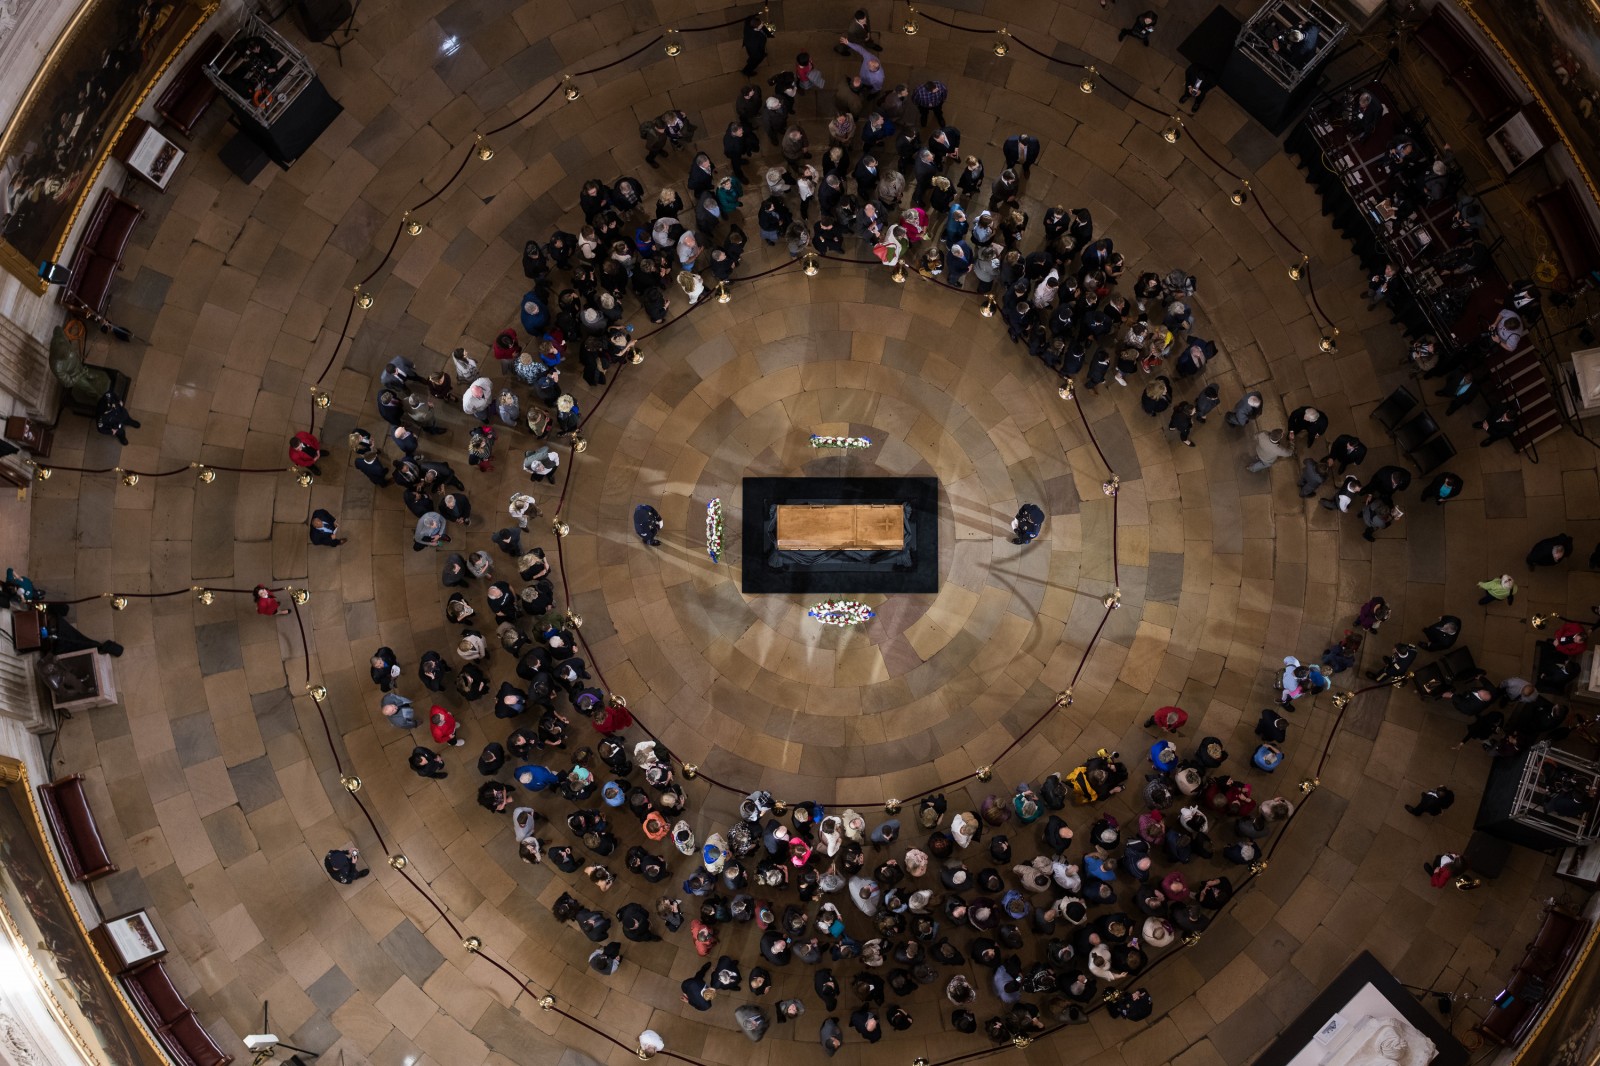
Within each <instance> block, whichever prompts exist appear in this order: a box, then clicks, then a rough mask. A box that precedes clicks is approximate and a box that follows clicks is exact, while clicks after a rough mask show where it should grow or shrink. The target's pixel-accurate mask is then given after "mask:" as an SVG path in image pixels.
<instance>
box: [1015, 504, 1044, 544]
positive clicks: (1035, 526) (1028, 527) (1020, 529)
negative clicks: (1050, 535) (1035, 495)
mask: <svg viewBox="0 0 1600 1066" xmlns="http://www.w3.org/2000/svg"><path fill="white" fill-rule="evenodd" d="M1011 528H1012V529H1013V530H1015V531H1016V534H1017V535H1016V536H1015V537H1012V538H1011V543H1013V544H1027V543H1029V542H1030V541H1032V540H1033V539H1034V538H1035V537H1037V536H1038V535H1039V532H1040V530H1042V529H1043V528H1044V510H1043V509H1042V508H1040V506H1039V505H1038V504H1036V503H1025V504H1023V505H1022V506H1021V507H1019V508H1017V517H1015V518H1013V519H1012V520H1011Z"/></svg>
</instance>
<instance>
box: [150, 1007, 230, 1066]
mask: <svg viewBox="0 0 1600 1066" xmlns="http://www.w3.org/2000/svg"><path fill="white" fill-rule="evenodd" d="M156 1035H157V1036H159V1037H160V1038H161V1046H162V1047H163V1048H165V1049H166V1050H167V1053H168V1054H169V1055H171V1056H172V1057H173V1058H174V1059H176V1060H177V1061H178V1062H179V1063H181V1064H183V1066H228V1063H230V1062H232V1061H233V1056H232V1055H228V1054H225V1053H224V1052H223V1050H222V1049H221V1048H220V1047H218V1046H217V1042H216V1041H215V1040H213V1039H211V1034H210V1033H208V1032H206V1030H205V1026H203V1025H201V1024H200V1023H199V1022H197V1021H195V1017H194V1015H193V1014H192V1013H191V1014H186V1015H184V1016H183V1017H182V1018H179V1019H178V1020H177V1021H175V1022H173V1023H172V1024H171V1025H167V1026H163V1027H162V1028H160V1029H158V1030H157V1031H156Z"/></svg>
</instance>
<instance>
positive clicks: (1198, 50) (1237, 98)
mask: <svg viewBox="0 0 1600 1066" xmlns="http://www.w3.org/2000/svg"><path fill="white" fill-rule="evenodd" d="M1243 25H1244V23H1243V22H1241V21H1240V20H1239V17H1238V16H1237V15H1235V14H1233V12H1231V11H1228V10H1227V9H1226V8H1223V7H1222V6H1220V5H1218V6H1217V7H1216V8H1214V9H1213V10H1212V12H1211V14H1209V15H1207V16H1206V17H1205V19H1204V20H1202V21H1201V23H1200V25H1199V26H1197V27H1196V28H1195V30H1194V32H1193V33H1191V34H1189V36H1188V37H1186V38H1185V39H1184V41H1183V43H1182V44H1180V45H1179V46H1178V54H1179V55H1181V56H1183V58H1185V59H1187V60H1188V61H1189V62H1191V63H1196V64H1198V65H1199V66H1201V67H1203V68H1204V69H1206V70H1209V71H1210V72H1211V74H1212V76H1213V77H1214V78H1215V79H1216V86H1217V88H1219V89H1221V90H1222V91H1223V92H1225V93H1227V94H1228V95H1229V96H1231V97H1233V100H1234V102H1235V103H1237V104H1238V105H1239V106H1240V107H1242V108H1244V109H1245V111H1246V112H1248V113H1249V115H1250V117H1251V118H1253V119H1255V120H1256V121H1257V122H1259V123H1261V124H1262V125H1263V126H1265V127H1266V128H1267V130H1268V131H1269V132H1271V133H1272V134H1273V135H1274V136H1277V135H1280V134H1282V133H1283V131H1284V130H1286V129H1288V128H1289V126H1290V125H1292V124H1293V122H1294V120H1295V118H1296V117H1297V116H1298V115H1299V114H1300V112H1301V111H1303V110H1304V109H1305V107H1306V104H1307V103H1309V102H1310V100H1311V98H1312V97H1313V96H1314V95H1316V92H1317V86H1318V85H1319V84H1321V81H1322V73H1321V70H1320V68H1322V67H1324V66H1326V65H1327V62H1328V60H1329V59H1330V58H1332V53H1333V51H1334V50H1333V49H1329V50H1328V54H1327V55H1324V56H1322V57H1321V58H1319V59H1317V61H1316V62H1315V63H1313V64H1312V65H1311V66H1310V67H1309V68H1308V69H1307V71H1306V75H1305V78H1304V79H1303V80H1301V82H1300V83H1299V84H1298V85H1296V86H1295V87H1294V88H1293V89H1292V90H1291V89H1285V88H1284V87H1283V86H1281V85H1279V84H1278V83H1277V82H1275V81H1273V80H1272V78H1271V77H1269V76H1268V75H1267V73H1266V71H1264V70H1262V69H1261V68H1260V67H1259V66H1258V65H1257V64H1256V62H1255V61H1254V60H1253V59H1251V58H1250V57H1249V56H1248V55H1246V54H1245V53H1244V52H1243V51H1241V50H1239V49H1238V48H1237V47H1235V43H1236V42H1237V41H1238V39H1239V30H1240V29H1241V28H1242V27H1243Z"/></svg>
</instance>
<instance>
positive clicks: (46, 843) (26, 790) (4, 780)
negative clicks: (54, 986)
mask: <svg viewBox="0 0 1600 1066" xmlns="http://www.w3.org/2000/svg"><path fill="white" fill-rule="evenodd" d="M0 787H4V788H5V789H6V791H8V792H11V795H12V799H13V801H14V802H15V803H16V805H17V808H18V812H19V813H21V812H23V811H24V810H25V811H26V813H24V814H22V818H23V820H24V821H25V822H27V823H28V827H29V828H30V829H31V830H32V833H31V836H32V838H33V843H34V844H35V845H36V846H37V847H38V848H39V852H40V854H41V855H43V856H44V861H45V864H46V865H47V866H49V868H50V874H51V880H52V881H53V882H54V884H55V888H56V890H57V891H58V892H60V894H61V898H62V901H63V903H64V904H65V905H66V909H67V914H69V915H70V916H71V918H72V924H73V926H74V927H75V928H76V929H77V931H78V936H79V938H80V939H81V941H82V943H83V946H84V949H85V950H86V952H87V953H88V957H89V959H90V960H92V962H93V964H94V966H95V968H96V969H97V970H98V971H99V972H100V976H101V977H103V978H104V979H105V983H106V987H107V988H108V989H110V992H111V995H112V997H113V998H114V999H115V1000H116V1001H117V1005H119V1006H120V1007H121V1008H122V1014H123V1020H124V1021H125V1022H126V1024H127V1026H128V1030H129V1035H130V1037H132V1038H133V1040H134V1048H135V1050H137V1051H140V1052H143V1053H144V1056H145V1057H147V1060H148V1061H149V1062H162V1063H164V1062H167V1061H169V1060H168V1058H167V1055H166V1053H165V1052H164V1051H162V1049H161V1045H160V1042H159V1041H157V1040H156V1038H155V1035H154V1034H153V1033H152V1032H151V1031H150V1027H149V1024H148V1023H147V1022H146V1021H145V1019H144V1016H143V1015H141V1014H140V1013H139V1012H138V1010H137V1009H135V1007H134V1005H133V1002H132V1001H131V1000H130V999H128V995H127V993H126V992H125V991H124V990H123V988H122V982H121V981H119V980H118V979H117V977H116V975H115V974H113V973H112V971H111V968H110V967H109V966H108V965H107V961H106V959H105V957H104V956H103V955H102V954H101V953H100V948H99V947H98V946H97V945H96V944H95V941H94V937H92V936H90V935H89V929H88V927H87V926H86V925H84V924H83V916H82V915H81V914H79V913H78V905H77V903H76V902H74V900H73V898H72V892H71V890H70V888H69V885H68V881H67V876H66V872H65V871H64V870H62V868H61V860H60V859H59V858H58V857H57V856H56V850H55V848H54V846H53V845H52V842H51V838H50V830H49V827H48V826H46V825H45V823H44V815H43V814H42V813H41V812H40V810H39V800H38V797H37V796H36V795H34V791H33V788H32V787H31V785H30V784H29V781H28V768H27V766H26V765H25V764H24V763H22V762H21V761H20V760H18V759H13V758H10V757H8V756H0ZM0 925H3V926H4V927H5V935H6V937H7V938H9V939H10V940H11V943H12V945H13V947H14V948H15V949H16V951H17V955H18V957H19V958H20V959H22V960H23V961H24V962H25V963H26V965H27V966H28V968H29V969H30V970H31V971H32V972H33V976H34V989H35V991H37V992H38V993H39V995H40V998H41V999H43V1000H44V1002H45V1004H46V1006H47V1008H48V1010H49V1012H50V1014H51V1016H52V1017H54V1018H55V1019H56V1021H57V1022H58V1023H59V1024H60V1025H61V1028H62V1031H63V1032H64V1033H66V1035H67V1038H68V1039H69V1040H70V1041H71V1043H72V1044H73V1046H74V1047H76V1048H77V1049H78V1051H79V1052H80V1053H81V1054H82V1055H83V1057H84V1060H85V1061H86V1062H90V1063H96V1064H98V1063H100V1062H101V1061H102V1059H103V1056H102V1055H101V1054H97V1053H96V1052H97V1051H103V1050H104V1049H103V1048H101V1047H100V1046H99V1044H98V1042H96V1043H94V1044H91V1043H90V1042H89V1041H88V1040H86V1039H85V1038H84V1036H83V1034H81V1033H79V1032H78V1030H77V1027H76V1026H75V1025H73V1023H72V1020H71V1019H70V1018H68V1017H67V1015H66V1013H65V1012H64V1010H63V1009H62V1007H61V1004H60V1003H58V1002H57V1001H56V998H55V994H54V993H53V992H52V991H51V990H50V987H49V984H48V983H47V982H46V981H45V980H44V974H43V971H42V970H41V969H40V967H39V962H38V960H37V959H36V958H35V957H34V954H33V948H32V947H31V946H30V945H29V944H27V943H26V942H24V941H23V940H22V937H21V930H20V929H19V927H18V926H17V924H16V921H15V919H14V918H13V917H12V915H11V913H10V911H9V910H7V908H6V906H5V901H4V900H3V899H0ZM140 1041H143V1046H142V1047H141V1046H140V1045H139V1042H140Z"/></svg>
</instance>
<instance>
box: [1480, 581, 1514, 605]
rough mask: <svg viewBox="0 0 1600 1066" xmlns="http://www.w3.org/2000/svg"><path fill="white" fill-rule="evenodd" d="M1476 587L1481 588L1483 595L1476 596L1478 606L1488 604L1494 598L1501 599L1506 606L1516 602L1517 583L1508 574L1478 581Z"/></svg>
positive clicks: (1494, 599)
mask: <svg viewBox="0 0 1600 1066" xmlns="http://www.w3.org/2000/svg"><path fill="white" fill-rule="evenodd" d="M1478 587H1479V588H1480V589H1482V590H1483V595H1482V596H1480V597H1478V604H1479V605H1480V606H1488V605H1489V604H1491V603H1493V602H1495V601H1496V600H1500V601H1503V602H1504V603H1505V605H1506V606H1507V607H1509V606H1511V605H1512V604H1514V603H1516V602H1517V583H1516V581H1515V580H1514V579H1513V578H1512V577H1511V575H1510V574H1501V575H1500V576H1499V577H1491V578H1490V579H1489V580H1487V581H1480V582H1478Z"/></svg>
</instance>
